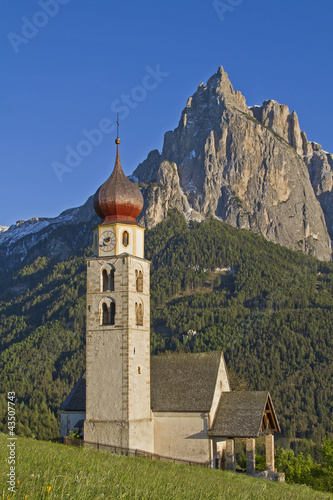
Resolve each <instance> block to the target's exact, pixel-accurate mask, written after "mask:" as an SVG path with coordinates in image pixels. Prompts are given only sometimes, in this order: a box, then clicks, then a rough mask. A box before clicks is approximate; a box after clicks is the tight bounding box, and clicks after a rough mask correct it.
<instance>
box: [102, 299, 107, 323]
mask: <svg viewBox="0 0 333 500" xmlns="http://www.w3.org/2000/svg"><path fill="white" fill-rule="evenodd" d="M108 324H109V310H108V306H107V305H106V304H105V302H104V303H103V305H102V325H108Z"/></svg>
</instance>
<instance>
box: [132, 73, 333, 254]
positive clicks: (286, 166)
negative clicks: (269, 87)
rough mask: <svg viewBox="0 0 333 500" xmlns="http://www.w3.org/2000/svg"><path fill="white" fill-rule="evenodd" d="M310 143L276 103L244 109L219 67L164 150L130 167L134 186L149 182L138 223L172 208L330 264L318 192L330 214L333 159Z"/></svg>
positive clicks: (169, 135) (192, 100) (153, 221)
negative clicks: (136, 181) (213, 218)
mask: <svg viewBox="0 0 333 500" xmlns="http://www.w3.org/2000/svg"><path fill="white" fill-rule="evenodd" d="M311 144H312V143H308V141H307V140H306V136H305V134H304V133H303V132H301V130H300V127H299V123H298V118H297V115H296V113H295V112H293V113H290V111H289V109H288V107H287V106H284V105H282V106H281V105H279V104H278V103H276V102H275V101H265V102H264V103H263V106H261V107H259V106H256V107H253V108H248V107H247V105H246V103H245V98H244V97H243V96H242V94H241V93H240V92H237V91H234V90H233V88H232V85H231V83H230V81H229V78H228V75H227V73H225V72H224V70H223V68H219V70H218V72H217V74H215V75H213V77H211V78H210V80H209V81H208V82H207V85H206V86H204V85H203V84H200V85H199V87H198V89H197V91H196V92H195V94H194V95H193V96H192V97H190V98H189V99H188V102H187V105H186V107H185V109H184V110H183V112H182V115H181V119H180V122H179V125H178V127H177V128H176V129H175V130H174V131H173V132H167V133H166V134H165V137H164V145H163V150H162V153H161V154H160V153H159V152H158V151H156V150H155V151H153V152H151V153H150V154H149V155H148V157H147V159H146V160H145V161H144V162H143V163H142V164H140V165H139V166H138V168H137V169H136V170H135V172H134V175H135V176H136V177H137V178H138V179H139V182H142V183H146V184H150V186H149V188H147V189H148V191H149V192H148V191H147V192H146V193H145V206H144V213H143V220H144V221H145V223H146V224H147V225H148V227H151V226H152V225H155V224H157V223H158V222H160V221H161V220H162V219H163V218H164V217H165V216H166V214H167V211H168V208H170V207H176V208H178V209H179V210H182V211H183V212H184V213H185V214H187V215H188V216H190V215H191V216H192V217H195V218H199V217H200V216H201V217H208V216H216V217H219V218H221V219H222V220H224V221H226V222H227V223H230V224H231V225H233V226H235V227H240V228H246V229H249V230H252V231H256V232H258V233H261V234H263V235H264V236H265V237H266V238H267V239H269V240H271V241H274V242H276V243H280V244H281V245H284V246H287V247H289V248H291V249H294V250H302V251H304V252H306V253H310V254H313V255H315V256H316V257H318V258H319V259H323V260H330V259H331V241H330V238H329V235H328V232H327V228H326V223H325V219H324V215H323V211H322V208H321V206H320V203H319V201H318V200H317V198H316V195H317V196H318V198H320V196H322V195H323V194H324V193H326V195H325V196H326V199H325V202H326V203H327V211H328V212H331V213H333V212H332V210H331V209H332V205H331V204H330V203H331V202H330V201H329V200H328V198H327V193H328V192H329V193H331V188H332V163H333V162H332V156H331V155H328V156H329V158H328V157H327V155H326V156H325V154H324V153H323V152H322V151H321V150H320V151H315V150H314V149H315V147H314V146H311ZM303 158H304V159H303ZM309 172H310V175H309ZM329 173H330V180H329V179H328V177H329ZM325 175H326V177H325ZM310 176H311V179H310ZM311 180H312V183H313V186H314V187H312V184H311ZM322 200H323V201H324V197H322ZM327 217H328V216H326V220H328V219H327Z"/></svg>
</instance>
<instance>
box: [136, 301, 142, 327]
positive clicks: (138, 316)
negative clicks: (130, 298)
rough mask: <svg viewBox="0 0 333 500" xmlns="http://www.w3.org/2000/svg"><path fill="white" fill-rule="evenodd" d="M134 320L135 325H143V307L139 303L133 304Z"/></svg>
mask: <svg viewBox="0 0 333 500" xmlns="http://www.w3.org/2000/svg"><path fill="white" fill-rule="evenodd" d="M135 319H136V324H137V325H139V326H142V325H143V305H142V304H141V303H139V304H138V303H135Z"/></svg>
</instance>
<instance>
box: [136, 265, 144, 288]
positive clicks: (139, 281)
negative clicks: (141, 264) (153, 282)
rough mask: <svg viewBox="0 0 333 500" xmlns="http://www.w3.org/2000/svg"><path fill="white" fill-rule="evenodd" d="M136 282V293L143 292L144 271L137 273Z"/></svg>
mask: <svg viewBox="0 0 333 500" xmlns="http://www.w3.org/2000/svg"><path fill="white" fill-rule="evenodd" d="M135 280H136V291H137V292H143V274H142V271H138V270H136V271H135Z"/></svg>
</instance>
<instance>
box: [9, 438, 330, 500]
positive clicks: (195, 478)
mask: <svg viewBox="0 0 333 500" xmlns="http://www.w3.org/2000/svg"><path fill="white" fill-rule="evenodd" d="M6 445H7V436H6V435H4V434H2V433H0V449H1V450H2V451H1V454H0V470H1V472H2V474H1V476H0V498H1V499H4V500H7V499H8V498H9V499H10V500H13V499H16V500H18V499H20V500H21V499H29V500H30V499H36V500H39V499H48V500H51V499H56V500H62V499H71V500H72V499H78V500H88V499H89V500H95V499H96V500H97V499H100V498H104V499H110V498H129V499H159V500H160V499H172V498H177V499H178V498H179V499H189V500H190V499H191V500H199V499H242V500H246V499H256V500H257V499H258V500H259V499H267V500H268V499H269V500H272V499H281V500H282V499H283V500H288V499H292V500H296V499H309V500H310V499H311V500H313V499H321V498H333V496H332V495H330V494H328V493H321V492H317V491H314V490H312V489H311V488H308V487H306V486H300V485H289V484H280V483H271V482H269V481H265V480H263V479H254V478H250V477H245V476H241V475H238V474H232V473H228V472H221V471H216V470H211V469H206V468H204V467H199V466H185V465H178V464H172V463H166V462H158V461H151V460H148V459H144V458H130V457H124V456H118V455H111V454H109V453H104V452H98V451H93V450H89V449H85V448H74V447H67V446H64V445H61V444H56V443H50V442H45V441H36V440H33V439H29V438H17V446H16V459H17V463H16V481H17V482H18V484H17V489H16V492H15V494H12V493H10V494H8V490H7V487H8V486H7V484H6V481H7V476H6V474H7V473H8V468H9V466H8V464H7V460H6V459H7V455H8V454H7V451H6ZM48 487H50V490H49V493H47V488H48Z"/></svg>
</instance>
